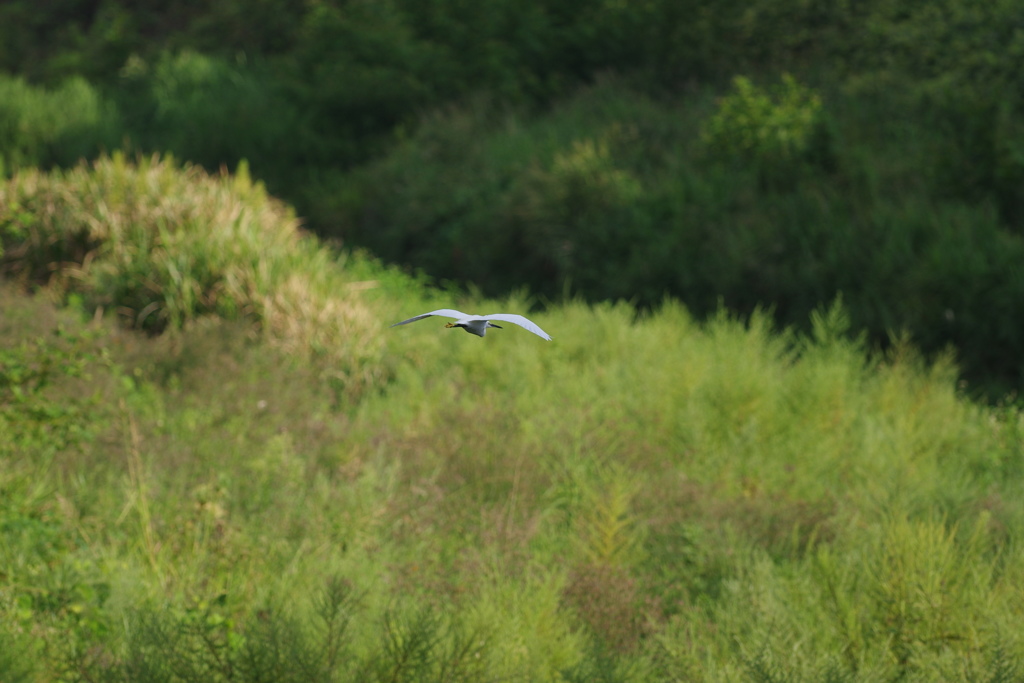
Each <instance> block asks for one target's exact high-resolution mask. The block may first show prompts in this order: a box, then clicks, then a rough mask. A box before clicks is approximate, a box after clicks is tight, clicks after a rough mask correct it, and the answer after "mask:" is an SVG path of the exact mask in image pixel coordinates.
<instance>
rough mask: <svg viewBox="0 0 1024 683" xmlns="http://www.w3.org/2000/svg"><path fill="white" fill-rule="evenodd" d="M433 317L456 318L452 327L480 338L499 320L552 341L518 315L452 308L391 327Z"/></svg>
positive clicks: (534, 324)
mask: <svg viewBox="0 0 1024 683" xmlns="http://www.w3.org/2000/svg"><path fill="white" fill-rule="evenodd" d="M432 315H438V316H441V317H444V318H454V319H455V323H454V324H453V325H451V326H453V327H462V328H465V330H466V331H467V332H470V333H472V334H475V335H477V336H480V337H482V336H484V333H485V332H486V330H487V328H488V327H497V325H494V324H492V323H491V321H492V320H498V321H501V322H503V323H512V324H513V325H519V327H521V328H523V329H524V330H528V331H529V332H533V333H534V334H535V335H537V336H538V337H541V338H542V339H547V340H548V341H550V340H551V337H550V336H549V335H548V333H547V332H545V331H544V330H542V329H540V327H539V326H538V325H537V324H536V323H535V322H533V321H532V320H529V319H528V318H524V317H523V316H521V315H516V314H515V313H491V314H489V315H469V314H468V313H463V312H462V311H456V310H455V309H452V308H439V309H437V310H436V311H431V312H430V313H424V314H422V315H417V316H415V317H413V318H409V319H408V320H403V321H402V322H400V323H395V324H394V325H392V326H391V327H396V326H398V325H405V324H408V323H411V322H416V321H417V320H422V319H423V318H429V317H430V316H432Z"/></svg>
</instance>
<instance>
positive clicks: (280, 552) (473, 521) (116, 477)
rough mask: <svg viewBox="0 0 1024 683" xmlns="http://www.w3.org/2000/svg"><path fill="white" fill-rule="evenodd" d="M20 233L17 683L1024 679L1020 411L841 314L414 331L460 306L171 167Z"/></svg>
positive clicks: (509, 304)
mask: <svg viewBox="0 0 1024 683" xmlns="http://www.w3.org/2000/svg"><path fill="white" fill-rule="evenodd" d="M212 217H217V218H216V219H213V218H212ZM225 217H230V219H228V218H225ZM225 230H229V231H230V234H229V235H226V234H225V233H222V232H220V231H225ZM0 235H3V240H4V241H3V244H4V250H5V253H4V256H3V258H4V264H5V268H6V270H7V272H8V273H10V274H13V275H14V276H15V278H16V279H19V280H20V281H21V282H24V283H36V286H37V287H38V289H37V293H36V294H35V296H34V297H28V296H25V295H23V294H21V293H20V292H19V291H18V290H16V289H15V288H14V287H13V286H12V285H11V284H7V285H5V286H4V288H3V289H2V290H0V348H2V349H3V351H2V356H0V491H2V493H3V495H2V496H0V562H2V563H3V564H2V566H0V616H2V618H0V624H2V626H0V678H2V679H3V680H24V681H30V680H68V681H74V680H81V681H100V680H110V681H114V680H133V681H157V680H159V681H218V680H219V681H257V680H336V681H421V680H445V681H451V680H464V681H478V680H505V679H513V680H515V679H523V680H538V681H584V680H587V681H589V680H610V681H649V680H666V681H667V680H706V681H726V680H737V679H742V678H746V679H749V680H758V681H804V680H807V681H811V680H833V681H878V680H903V681H950V680H963V681H969V680H992V681H997V680H998V681H1002V680H1015V679H1016V678H1019V676H1020V675H1021V670H1022V667H1024V638H1022V637H1021V633H1020V629H1019V624H1020V621H1021V618H1022V616H1024V615H1022V612H1024V554H1022V552H1021V541H1022V539H1021V529H1024V502H1022V501H1024V491H1022V490H1021V489H1022V482H1024V479H1022V474H1024V416H1022V415H1021V413H1020V411H1019V410H1018V409H1017V408H1014V407H1009V406H1000V407H985V406H979V405H976V404H973V403H971V402H969V401H967V400H965V399H964V398H963V397H962V396H960V395H959V394H958V392H957V389H956V373H955V368H954V367H953V366H952V365H951V364H950V362H949V361H948V359H946V360H940V361H939V362H937V363H935V364H926V363H924V362H923V361H922V360H921V359H920V357H919V356H918V355H917V354H916V353H915V352H914V351H913V349H912V348H911V347H910V346H909V345H908V344H906V343H896V344H894V345H893V347H892V349H891V350H890V351H889V352H888V353H887V354H886V355H884V356H882V355H878V354H876V353H871V352H869V351H868V350H867V348H866V346H865V344H864V342H863V341H857V340H851V337H850V335H849V324H850V323H849V319H848V316H847V314H846V313H845V311H844V309H843V307H842V305H841V304H839V303H836V304H835V305H832V306H831V307H828V308H823V309H821V310H819V311H818V312H816V313H815V314H814V315H813V316H812V317H811V320H810V322H809V325H808V327H809V329H810V330H811V331H810V332H809V333H807V334H801V333H796V332H791V331H786V330H777V329H775V328H774V327H773V325H772V323H771V321H770V319H769V317H768V316H767V315H766V314H764V313H758V314H755V315H754V316H752V317H750V318H749V319H747V320H745V321H744V320H738V319H735V318H734V317H732V316H731V315H729V314H727V313H724V312H720V313H718V314H716V315H714V316H712V317H711V318H710V319H709V320H707V321H706V322H698V321H697V320H695V319H694V318H693V317H692V316H691V315H690V314H689V313H688V312H687V311H686V310H685V308H684V307H682V306H681V305H680V304H678V303H675V302H672V301H667V302H664V303H663V304H661V305H659V306H658V307H656V309H655V310H653V311H652V312H650V313H649V314H646V315H643V316H641V317H639V318H638V317H637V316H636V315H635V312H634V311H633V310H632V309H631V308H630V307H628V306H626V305H611V304H604V305H596V306H591V305H585V304H583V303H579V302H566V303H564V304H560V305H557V306H552V307H551V308H550V309H549V310H548V311H547V312H545V313H542V314H538V315H537V320H538V322H539V323H540V324H541V325H542V326H543V327H544V328H545V329H546V330H548V331H549V332H550V333H551V334H552V336H553V337H554V341H552V342H550V343H547V342H543V341H541V340H539V339H537V338H535V337H533V336H532V335H528V334H525V333H524V334H517V330H515V329H506V330H499V331H495V332H494V333H492V334H491V335H488V337H487V338H486V339H479V338H476V337H473V336H471V335H467V334H464V333H462V332H460V331H452V330H444V329H443V327H442V326H441V325H440V323H438V322H437V321H433V322H432V321H430V320H427V321H422V322H420V323H417V324H415V325H413V326H409V327H403V328H396V329H393V330H390V329H386V328H384V326H383V324H382V323H386V322H387V321H390V320H399V319H401V318H402V317H404V316H405V315H406V314H412V313H417V312H420V311H422V310H430V307H431V306H433V305H436V304H438V303H441V301H439V300H437V299H431V297H432V296H436V293H431V292H430V291H428V290H426V289H423V288H421V285H419V284H418V283H415V282H413V281H411V280H409V279H407V278H405V277H404V276H401V275H399V274H396V273H394V272H392V271H388V270H385V269H383V268H382V267H380V266H379V265H377V264H375V263H373V262H372V261H368V260H365V259H363V258H362V257H358V256H352V257H349V258H347V259H340V258H338V256H337V253H336V252H333V251H331V250H329V248H327V247H325V246H322V245H319V244H318V243H317V242H316V241H315V240H314V239H313V238H311V237H300V236H299V235H298V233H296V226H295V222H294V219H293V218H292V216H291V214H290V213H289V212H288V210H287V209H285V208H284V207H283V206H281V205H279V204H277V203H276V202H274V201H273V200H270V199H268V198H267V197H266V195H265V194H264V193H263V191H262V190H261V188H259V187H258V186H254V185H253V184H252V183H251V182H250V181H249V180H248V179H247V178H246V177H245V176H244V174H243V175H240V176H235V177H232V176H229V175H226V174H225V175H220V176H208V175H206V174H204V173H201V172H199V171H197V170H196V169H194V168H189V167H186V168H179V167H176V166H175V165H174V164H172V163H170V162H167V161H160V160H143V161H140V162H139V164H138V165H135V164H130V163H127V162H125V161H124V160H123V159H120V158H114V159H109V160H103V161H101V162H99V163H98V164H96V165H95V166H94V167H91V168H89V167H80V168H76V169H73V170H71V171H68V172H55V173H52V174H40V173H37V172H34V171H26V172H24V173H21V174H19V175H18V176H17V177H16V178H14V179H13V180H11V181H10V182H8V183H7V184H6V185H5V186H4V190H3V194H2V195H0ZM257 242H259V243H265V244H266V249H256V248H250V247H249V246H248V245H251V244H254V243H257ZM142 262H144V263H146V264H147V265H146V266H145V267H144V268H140V267H139V265H138V264H139V263H142ZM292 281H294V282H297V283H298V284H295V285H294V286H295V287H296V288H301V292H302V293H301V294H296V299H295V300H294V301H292V300H289V301H291V303H292V304H294V305H289V306H281V307H279V308H274V307H273V305H271V304H268V303H267V301H266V298H267V296H271V294H272V293H274V292H277V291H283V292H289V291H291V290H290V289H289V288H288V286H287V284H285V285H282V284H281V283H288V282H292ZM369 281H373V282H375V283H376V284H377V286H376V287H373V288H371V287H369V286H367V285H366V284H365V283H367V282H369ZM353 283H364V285H363V286H355V287H353V286H351V285H352V284H353ZM271 285H273V287H271ZM346 285H348V286H346ZM264 287H270V288H271V294H267V291H266V290H264V289H263V288H264ZM140 292H144V293H145V297H143V295H142V294H140ZM261 297H262V298H261ZM53 298H56V299H58V300H61V301H67V302H69V303H70V304H71V305H70V306H67V307H62V308H56V307H54V306H52V305H51V304H50V303H48V300H50V299H53ZM443 303H445V304H452V305H456V306H458V307H459V308H462V309H474V310H480V309H499V308H501V309H505V308H510V309H516V310H520V309H523V308H524V307H525V306H526V302H524V301H519V300H512V301H484V300H481V299H478V298H474V299H461V300H458V299H457V300H451V299H445V300H444V301H443ZM154 304H155V305H154ZM97 305H99V306H102V308H103V310H106V311H116V312H118V313H119V315H117V316H115V315H114V314H110V315H106V316H104V315H100V314H97V313H96V311H97V310H99V309H98V308H97ZM150 307H152V310H151V311H150V312H149V313H147V314H145V315H143V312H144V311H145V310H146V309H147V308H150ZM424 307H426V308H424ZM308 311H311V312H312V313H308ZM83 313H84V314H85V315H83ZM150 317H153V320H154V323H153V324H154V325H155V324H156V321H159V322H160V325H159V326H158V327H157V328H153V327H147V323H146V320H148V319H150ZM335 318H337V320H335ZM118 320H120V321H122V322H129V323H132V324H134V325H136V326H137V327H141V328H142V330H140V331H133V330H130V329H127V328H126V327H125V326H124V325H118V324H116V322H117V321H118ZM274 320H277V321H278V323H277V324H274V322H273V321H274ZM331 325H342V327H340V328H334V327H331ZM325 326H326V332H325V331H324V330H325ZM147 329H148V330H149V331H150V332H155V331H157V329H159V330H160V331H162V334H159V335H153V334H150V335H146V334H143V333H142V331H144V330H147ZM322 333H324V334H328V335H329V336H328V337H327V338H326V339H323V340H322V343H323V346H324V347H325V348H326V347H330V348H332V349H333V348H335V347H338V348H340V349H341V350H340V351H337V350H335V351H333V352H327V351H324V352H322V353H321V352H318V349H319V348H320V347H318V346H317V343H316V340H317V339H318V337H317V335H318V334H322ZM311 340H312V341H311ZM352 349H355V351H353V350H352ZM363 349H371V350H372V353H370V352H364V351H362V350H363ZM332 353H333V355H332ZM353 365H356V366H358V367H362V368H364V371H363V372H362V373H361V374H356V373H353V372H350V371H348V368H350V367H352V366H353ZM367 368H370V369H367ZM350 389H351V390H350Z"/></svg>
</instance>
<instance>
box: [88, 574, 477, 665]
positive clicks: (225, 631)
mask: <svg viewBox="0 0 1024 683" xmlns="http://www.w3.org/2000/svg"><path fill="white" fill-rule="evenodd" d="M227 604H228V598H227V596H226V595H223V594H222V595H219V596H217V597H216V598H215V599H214V600H212V601H210V602H202V603H199V604H197V605H195V606H194V607H192V608H190V609H187V610H184V611H175V610H173V609H171V610H161V609H154V608H149V609H142V610H137V611H136V612H135V613H134V614H133V616H131V617H130V619H129V620H128V622H127V623H126V634H125V635H126V643H127V644H126V651H125V652H124V653H123V655H121V656H118V657H117V658H116V659H114V658H112V657H111V656H110V655H109V654H108V653H99V652H93V653H90V654H88V655H85V656H81V655H80V656H73V657H71V658H70V659H69V661H68V671H69V674H70V676H71V677H72V679H73V680H81V681H124V680H130V681H138V682H139V683H149V682H156V681H163V682H168V683H169V682H172V681H173V682H175V683H186V682H189V681H194V682H196V683H200V682H202V683H207V682H228V681H243V682H246V683H249V682H252V683H258V682H262V681H282V682H287V681H296V682H298V681H325V682H326V681H353V682H355V681H359V682H366V681H375V682H379V683H399V682H403V681H408V682H410V683H412V682H419V681H437V682H438V683H441V682H446V683H449V682H458V681H466V682H467V683H468V682H470V681H480V680H484V677H485V674H484V671H483V670H482V669H481V659H480V657H479V649H480V647H481V646H482V645H483V641H482V640H480V639H479V637H478V636H477V634H474V633H472V632H469V631H464V630H460V629H459V627H458V626H457V625H456V624H454V623H453V622H452V620H451V618H449V617H448V616H446V615H444V614H441V613H439V612H437V611H435V610H433V609H430V608H421V609H418V610H416V611H414V612H411V613H407V612H405V611H401V610H397V609H395V610H388V611H386V612H385V613H384V616H383V618H382V620H381V622H380V623H379V624H378V625H377V629H378V632H379V634H380V638H379V640H378V641H377V642H376V643H373V644H371V645H370V647H369V649H368V651H366V652H361V651H357V648H356V647H355V645H356V644H355V643H354V641H353V637H352V635H351V634H350V632H349V625H350V623H351V622H352V620H353V619H361V620H365V619H367V616H366V614H365V611H364V610H363V609H361V606H360V599H359V596H358V595H356V594H355V592H354V591H353V589H352V587H351V585H350V584H349V583H348V582H347V581H345V580H344V579H340V578H335V579H330V580H328V582H327V584H326V585H325V587H324V588H323V589H322V590H321V591H320V593H319V594H318V596H316V597H315V598H314V600H313V611H312V613H311V614H309V615H308V617H307V618H303V619H300V618H298V617H296V616H294V615H293V614H292V613H291V612H292V611H293V610H288V609H284V608H279V607H269V606H268V607H265V608H263V609H260V610H256V611H255V613H254V614H253V616H251V617H249V618H248V619H246V620H245V621H244V622H242V623H238V622H236V621H235V619H233V618H232V617H231V616H230V614H229V612H228V610H227ZM115 661H116V663H112V662H115Z"/></svg>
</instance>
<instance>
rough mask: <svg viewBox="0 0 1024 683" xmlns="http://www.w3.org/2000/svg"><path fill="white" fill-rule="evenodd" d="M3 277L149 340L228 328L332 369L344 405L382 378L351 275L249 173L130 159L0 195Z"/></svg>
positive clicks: (20, 180) (370, 324) (48, 177)
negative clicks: (153, 335) (107, 315)
mask: <svg viewBox="0 0 1024 683" xmlns="http://www.w3.org/2000/svg"><path fill="white" fill-rule="evenodd" d="M0 238H2V239H3V244H4V252H3V261H2V263H0V265H2V270H3V272H5V273H6V274H7V275H9V276H12V277H14V278H15V279H18V280H21V281H22V282H24V283H33V284H44V285H47V286H49V287H50V288H51V290H52V291H53V292H55V293H56V294H57V295H58V296H62V297H67V296H68V295H71V294H74V295H76V296H78V297H80V298H81V299H82V301H83V303H85V305H87V306H89V307H90V308H93V309H113V310H117V311H118V312H119V314H120V315H121V317H122V319H123V320H125V321H126V322H127V323H128V324H130V325H132V326H135V327H139V328H143V329H146V330H148V331H150V332H162V331H163V330H165V329H167V328H172V329H173V328H181V327H184V326H186V325H188V324H189V323H190V322H191V321H193V320H195V319H196V318H199V317H202V316H208V315H217V316H222V317H225V318H242V319H248V320H251V321H252V322H253V323H255V324H256V325H257V326H258V327H259V328H260V329H261V330H263V332H264V333H265V335H266V338H267V339H268V341H270V342H271V343H272V344H275V345H278V346H280V347H282V348H284V349H286V350H288V351H290V352H293V353H296V354H306V355H308V356H309V357H310V358H312V359H315V360H317V361H318V363H320V364H321V365H322V367H323V368H324V371H325V373H326V375H327V376H328V377H330V378H332V379H336V380H338V381H340V382H341V385H342V386H343V387H344V391H345V393H346V394H351V393H352V392H356V393H358V392H359V391H360V390H361V389H362V388H365V387H366V386H368V385H370V384H372V383H374V382H376V381H377V380H378V379H379V378H380V375H381V372H382V371H381V370H380V362H379V361H380V357H381V353H382V347H381V343H380V335H379V328H380V325H379V323H378V322H377V321H376V319H375V317H374V316H373V315H372V314H371V312H370V310H369V308H368V306H367V304H366V302H365V301H364V297H365V294H363V291H364V290H365V289H366V288H367V286H366V282H365V281H358V282H355V281H352V280H354V278H352V277H351V276H348V275H347V274H346V271H345V268H344V262H343V261H342V260H340V259H339V258H338V256H337V254H335V253H332V252H331V251H329V250H328V249H327V248H325V247H324V246H323V245H321V244H320V243H319V242H318V241H317V240H316V239H315V238H313V237H312V236H309V235H305V234H303V233H302V232H301V230H300V225H299V221H298V219H297V218H296V216H295V214H294V212H293V211H292V209H291V208H290V207H288V206H286V205H285V204H283V203H281V202H279V201H277V200H275V199H274V198H272V197H270V196H269V195H267V193H266V191H265V189H264V188H263V186H262V185H261V184H260V183H254V182H253V181H252V180H251V179H250V178H249V176H248V173H247V171H246V168H245V166H244V165H243V166H241V167H240V168H239V170H238V172H237V173H236V174H235V175H230V174H228V173H227V172H226V171H223V170H222V171H221V172H220V173H218V174H209V173H207V172H206V171H204V170H203V169H201V168H199V167H196V166H190V165H185V166H184V167H180V166H177V165H176V164H175V163H174V162H173V160H172V159H168V158H164V159H161V158H159V157H157V156H153V157H150V158H142V159H139V160H138V161H137V162H135V163H132V162H129V161H127V160H126V159H125V158H124V157H123V155H114V156H113V157H109V158H102V159H99V160H98V161H96V162H95V163H93V164H91V165H86V164H81V165H79V166H77V167H75V168H73V169H69V170H67V171H54V172H52V173H42V172H40V171H37V170H27V171H25V172H23V173H19V174H18V175H16V176H15V177H13V178H12V179H11V180H10V181H9V182H8V183H6V184H4V185H3V186H2V187H0Z"/></svg>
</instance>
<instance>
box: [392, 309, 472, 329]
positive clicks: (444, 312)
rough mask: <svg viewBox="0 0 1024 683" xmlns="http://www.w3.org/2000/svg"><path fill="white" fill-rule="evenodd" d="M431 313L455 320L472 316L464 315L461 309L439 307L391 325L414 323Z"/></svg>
mask: <svg viewBox="0 0 1024 683" xmlns="http://www.w3.org/2000/svg"><path fill="white" fill-rule="evenodd" d="M432 315H440V316H444V317H445V318H455V319H456V320H462V319H464V318H471V317H473V316H470V315H466V314H465V313H462V312H461V311H456V310H454V309H452V308H439V309H437V310H436V311H431V312H430V313H424V314H423V315H418V316H416V317H415V318H409V319H408V320H403V321H402V322H400V323H395V324H394V325H392V326H391V327H396V326H398V325H405V324H407V323H414V322H416V321H417V320H422V319H423V318H429V317H430V316H432Z"/></svg>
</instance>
